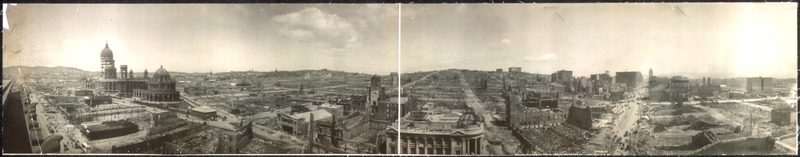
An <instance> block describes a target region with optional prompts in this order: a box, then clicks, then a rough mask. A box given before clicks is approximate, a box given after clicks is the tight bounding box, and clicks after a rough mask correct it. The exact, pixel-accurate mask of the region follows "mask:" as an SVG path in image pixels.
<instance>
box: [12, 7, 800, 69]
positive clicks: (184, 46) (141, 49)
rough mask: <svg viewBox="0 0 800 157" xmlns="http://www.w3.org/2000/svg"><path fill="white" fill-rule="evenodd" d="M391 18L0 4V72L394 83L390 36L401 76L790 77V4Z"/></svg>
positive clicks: (336, 12)
mask: <svg viewBox="0 0 800 157" xmlns="http://www.w3.org/2000/svg"><path fill="white" fill-rule="evenodd" d="M397 8H398V7H397V5H396V4H384V5H381V4H375V5H341V4H336V5H330V4H297V5H294V4H293V5H287V4H255V5H253V4H247V5H245V4H213V5H212V4H178V5H174V4H170V5H163V4H136V5H131V4H58V5H42V4H36V5H30V4H28V5H26V4H19V5H16V6H8V9H9V10H8V14H7V15H8V18H9V19H8V20H9V22H10V26H11V29H4V33H3V34H4V35H3V36H4V38H6V39H7V40H6V42H4V43H3V47H4V51H6V50H8V51H7V52H6V53H4V56H3V58H4V59H3V62H4V64H3V67H9V66H15V65H23V66H49V67H53V66H65V67H76V68H79V69H82V70H87V71H99V70H100V68H99V54H100V50H102V48H103V46H104V44H105V42H106V40H108V43H109V47H110V48H111V50H112V51H113V52H114V56H115V57H114V59H115V60H116V66H117V67H118V66H119V65H128V67H129V68H130V69H132V70H134V71H135V72H137V73H139V72H142V71H143V70H144V69H148V70H149V71H154V70H155V69H157V68H158V67H159V66H160V65H164V67H165V68H166V69H167V70H169V71H178V72H188V73H191V72H201V73H203V72H209V71H213V72H227V71H247V70H251V69H252V70H255V71H273V70H280V71H292V70H314V69H329V70H337V71H346V72H358V73H367V74H380V75H385V74H388V73H390V72H397V68H398V67H397V66H398V58H397V56H398V54H397V53H398V50H397V48H398V45H397V44H398V41H397V39H398V36H397V34H398V32H397V31H401V32H400V33H401V36H400V37H401V38H400V40H401V41H400V42H401V43H400V44H401V52H399V53H401V58H400V59H401V60H402V63H400V65H399V66H401V67H400V68H401V69H402V71H401V72H400V73H408V72H416V71H430V70H444V69H451V68H454V69H470V70H484V71H491V70H494V69H497V68H502V69H504V71H505V70H507V68H508V67H522V70H523V71H524V72H528V73H539V74H550V73H552V72H555V71H558V70H562V69H564V70H571V71H573V72H574V73H575V75H576V76H588V75H589V74H596V73H603V72H604V71H606V70H608V71H610V72H612V73H613V72H619V71H640V72H642V73H643V74H646V73H647V70H649V69H650V68H652V69H653V70H654V72H655V75H656V76H673V75H681V76H687V77H692V78H695V77H697V78H699V77H717V78H720V77H758V76H765V77H779V78H795V77H796V73H795V71H794V70H796V69H797V67H796V65H797V62H796V59H797V56H796V53H794V52H796V51H797V47H796V45H795V43H796V42H797V39H796V36H793V34H796V27H797V25H796V18H795V16H796V15H795V14H794V13H795V11H796V4H792V3H757V4H709V3H700V4H677V3H654V4H522V5H497V4H458V5H422V4H411V5H402V9H403V10H402V15H398V13H400V12H399V10H397ZM42 10H44V11H42ZM500 10H502V11H500ZM18 15H22V16H18ZM96 15H100V16H96ZM152 15H159V16H158V17H154V16H152ZM207 16H212V17H215V18H208V19H206V18H205V17H207ZM398 16H401V20H402V21H401V24H402V27H401V28H402V30H399V29H398ZM54 25H57V26H60V27H62V29H51V27H52V26H54ZM157 30H161V31H157ZM786 32H789V33H786ZM787 34H788V35H787ZM9 41H10V42H9ZM36 43H52V44H36ZM156 56H163V57H156ZM620 56H626V57H620ZM677 61H680V62H677ZM676 62H677V63H676Z"/></svg>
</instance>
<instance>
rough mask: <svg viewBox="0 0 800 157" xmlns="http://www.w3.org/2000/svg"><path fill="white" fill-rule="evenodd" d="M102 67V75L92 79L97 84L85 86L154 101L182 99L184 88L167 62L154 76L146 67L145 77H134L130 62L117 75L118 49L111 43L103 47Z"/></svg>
mask: <svg viewBox="0 0 800 157" xmlns="http://www.w3.org/2000/svg"><path fill="white" fill-rule="evenodd" d="M100 68H101V71H102V77H100V79H98V80H96V81H94V82H93V83H91V84H94V85H93V86H91V85H86V86H85V87H87V88H89V89H95V92H96V93H98V94H99V95H112V96H120V97H133V98H135V99H138V100H139V101H143V102H146V103H154V104H164V103H166V104H172V103H179V102H180V101H181V99H180V92H178V91H176V90H175V85H176V83H175V82H176V81H174V80H172V78H170V75H169V72H167V70H166V69H164V67H163V66H162V67H161V68H159V69H158V70H156V72H155V73H154V74H153V77H152V78H149V77H148V73H147V69H145V70H144V73H143V76H142V77H134V75H133V70H128V65H120V66H119V68H120V72H119V75H117V68H116V67H115V63H114V53H113V52H112V51H111V48H109V47H108V43H106V47H105V48H103V50H102V51H100ZM117 76H119V77H117ZM87 83H88V82H87Z"/></svg>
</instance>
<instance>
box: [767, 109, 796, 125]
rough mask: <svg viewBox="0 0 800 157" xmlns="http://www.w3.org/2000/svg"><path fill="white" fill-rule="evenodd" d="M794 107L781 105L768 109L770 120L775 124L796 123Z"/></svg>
mask: <svg viewBox="0 0 800 157" xmlns="http://www.w3.org/2000/svg"><path fill="white" fill-rule="evenodd" d="M796 110H797V109H796V108H794V107H790V106H781V107H778V108H774V109H772V111H770V122H772V123H775V124H777V125H788V124H795V123H797V115H796V114H797V112H796Z"/></svg>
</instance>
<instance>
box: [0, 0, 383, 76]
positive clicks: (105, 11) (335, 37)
mask: <svg viewBox="0 0 800 157" xmlns="http://www.w3.org/2000/svg"><path fill="white" fill-rule="evenodd" d="M7 7H8V10H7V12H6V15H7V18H8V19H7V20H8V22H9V23H8V24H9V25H8V26H9V27H10V29H4V30H3V39H5V40H3V50H4V53H3V67H9V66H15V65H27V66H67V67H76V68H80V69H84V70H88V71H100V51H101V50H102V49H103V48H104V47H105V44H106V42H108V45H109V47H110V49H111V50H112V51H113V52H114V59H115V60H116V67H119V65H128V67H129V69H131V70H134V71H136V72H141V71H144V70H145V69H147V70H149V71H155V70H156V69H157V68H159V66H161V65H163V66H164V68H165V69H167V70H168V71H180V72H209V71H213V72H226V71H242V70H255V71H273V70H276V69H277V70H303V69H323V68H327V69H329V70H341V71H348V72H359V73H368V74H381V75H388V74H389V73H390V72H396V71H397V69H398V62H397V58H398V51H397V48H398V33H397V32H398V31H399V30H398V6H397V5H396V4H359V5H344V4H17V5H15V6H12V5H9V6H7Z"/></svg>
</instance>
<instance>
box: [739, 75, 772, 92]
mask: <svg viewBox="0 0 800 157" xmlns="http://www.w3.org/2000/svg"><path fill="white" fill-rule="evenodd" d="M772 88H774V79H773V78H771V77H760V76H759V77H751V78H747V85H746V87H745V89H747V93H753V94H765V93H769V92H771V91H772Z"/></svg>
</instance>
